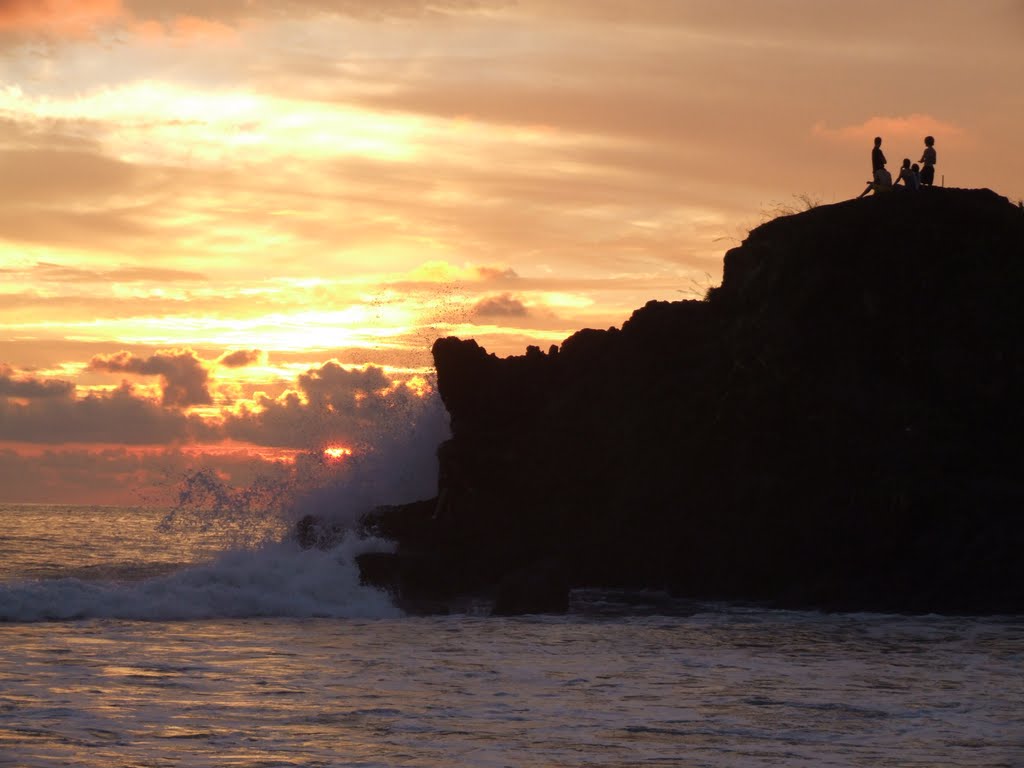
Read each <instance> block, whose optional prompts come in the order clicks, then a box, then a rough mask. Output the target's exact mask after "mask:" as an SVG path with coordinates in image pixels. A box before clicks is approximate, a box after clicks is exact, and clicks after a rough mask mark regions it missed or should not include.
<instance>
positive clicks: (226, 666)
mask: <svg viewBox="0 0 1024 768" xmlns="http://www.w3.org/2000/svg"><path fill="white" fill-rule="evenodd" d="M166 514H167V513H166V511H164V510H158V509H146V508H131V509H128V508H113V507H83V506H32V505H10V504H8V505H0V648H2V652H0V765H2V766H17V767H18V768H30V767H33V766H83V767H86V766H88V767H89V768H93V767H95V768H101V767H102V768H110V767H111V766H125V767H126V766H133V767H134V766H154V767H156V766H225V767H226V766H232V767H234V768H242V767H245V768H250V767H252V768H255V767H256V766H260V767H262V768H271V766H332V767H333V766H360V767H369V766H424V767H430V768H434V767H437V768H440V767H441V766H444V767H445V768H450V767H451V766H495V767H500V766H715V767H718V766H721V767H723V768H725V767H726V766H728V767H729V768H744V767H753V766H808V768H809V767H810V766H814V767H815V768H822V767H824V766H863V767H864V768H867V767H868V766H870V767H871V768H877V767H878V766H888V767H892V766H915V767H923V766H929V767H932V766H992V767H994V766H1006V767H1007V768H1010V767H1014V768H1020V766H1024V617H1021V616H997V617H960V616H899V615H882V614H822V613H814V612H790V611H778V610H767V609H762V608H756V607H749V606H739V605H725V604H701V603H691V602H686V601H679V600H673V599H671V598H669V597H668V596H666V595H664V594H659V593H655V592H643V593H626V592H599V591H586V590H581V591H577V592H575V593H574V594H573V599H572V607H571V610H570V612H569V613H568V614H567V615H563V616H527V617H519V618H491V617H488V616H486V615H485V611H484V609H483V607H482V606H480V607H474V606H469V607H467V609H466V611H465V612H464V613H462V614H456V615H447V616H434V617H414V616H406V615H403V614H402V613H401V611H399V610H398V609H397V608H395V606H394V605H393V604H392V602H391V601H390V599H389V598H388V596H387V595H386V594H384V593H382V592H379V591H377V590H373V589H369V588H366V587H363V586H360V584H359V579H358V575H357V572H356V570H355V566H354V564H353V557H354V555H355V554H356V553H358V552H360V551H363V550H365V549H368V548H384V547H386V546H387V544H386V542H374V541H369V542H367V541H357V540H355V539H354V537H348V538H347V539H346V540H345V541H343V542H342V543H341V544H340V545H339V546H338V547H337V548H336V549H335V550H332V551H329V552H321V551H316V550H312V551H303V550H301V549H299V548H298V547H297V546H295V545H294V544H292V543H290V542H289V541H287V540H286V539H287V537H282V530H283V527H282V524H281V523H280V522H277V521H274V520H268V521H267V525H266V527H265V530H261V531H256V532H255V533H254V526H253V525H251V524H250V525H248V526H246V527H245V531H244V533H245V535H244V536H242V535H240V532H239V528H238V526H227V525H219V524H218V523H217V522H216V521H215V520H214V521H212V522H211V524H210V525H167V524H166V523H167V521H166V519H165V516H166ZM162 522H163V523H164V524H162ZM193 522H194V521H193ZM255 527H256V528H259V526H255Z"/></svg>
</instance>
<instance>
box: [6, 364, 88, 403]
mask: <svg viewBox="0 0 1024 768" xmlns="http://www.w3.org/2000/svg"><path fill="white" fill-rule="evenodd" d="M74 391H75V385H74V383H73V382H70V381H57V380H50V381H44V380H41V379H36V378H33V377H31V376H29V377H25V376H17V377H16V376H15V375H14V372H13V371H12V370H11V368H10V367H9V366H4V365H0V397H18V398H24V399H29V400H31V399H36V398H51V397H61V398H63V397H70V396H71V395H72V394H73V393H74Z"/></svg>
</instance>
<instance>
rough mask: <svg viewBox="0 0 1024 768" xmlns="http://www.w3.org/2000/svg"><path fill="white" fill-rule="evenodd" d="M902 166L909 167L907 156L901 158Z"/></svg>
mask: <svg viewBox="0 0 1024 768" xmlns="http://www.w3.org/2000/svg"><path fill="white" fill-rule="evenodd" d="M902 167H903V168H909V167H910V158H909V157H904V158H903V166H902Z"/></svg>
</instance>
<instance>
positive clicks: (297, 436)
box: [224, 361, 423, 448]
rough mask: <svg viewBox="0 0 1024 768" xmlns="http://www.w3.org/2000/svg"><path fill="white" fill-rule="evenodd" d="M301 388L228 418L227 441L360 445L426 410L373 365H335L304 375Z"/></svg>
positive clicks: (288, 445) (294, 445) (307, 445)
mask: <svg viewBox="0 0 1024 768" xmlns="http://www.w3.org/2000/svg"><path fill="white" fill-rule="evenodd" d="M297 384H298V391H296V390H291V391H288V392H285V393H284V394H282V395H281V396H279V397H276V398H271V397H268V396H260V397H258V398H257V399H256V405H255V407H252V408H243V409H242V410H241V411H240V412H239V413H236V414H228V415H227V416H226V417H225V421H224V432H225V434H226V436H227V437H228V438H230V439H233V440H240V441H243V442H248V443H256V444H259V445H268V446H278V447H285V448H310V447H314V446H317V445H322V444H325V443H331V442H341V443H345V444H348V445H356V444H358V445H362V444H365V443H367V442H372V441H373V438H374V436H376V435H379V434H381V433H382V432H386V431H388V430H393V429H401V428H403V425H405V426H408V425H409V424H411V423H412V421H413V420H414V419H415V414H416V413H417V412H418V410H419V409H420V408H422V407H423V402H422V399H421V398H419V397H417V395H416V394H415V393H414V392H413V391H412V390H411V389H410V388H409V387H408V386H406V384H405V383H404V382H403V381H402V380H400V379H396V378H391V377H389V376H388V375H387V374H386V373H385V372H384V371H383V370H382V369H381V368H378V367H375V366H367V367H366V368H361V369H349V368H345V367H343V366H341V365H339V364H338V363H336V362H333V361H332V362H328V363H324V364H323V365H321V366H320V367H319V368H313V369H310V370H308V371H306V372H305V373H303V374H301V375H300V376H299V377H298V381H297Z"/></svg>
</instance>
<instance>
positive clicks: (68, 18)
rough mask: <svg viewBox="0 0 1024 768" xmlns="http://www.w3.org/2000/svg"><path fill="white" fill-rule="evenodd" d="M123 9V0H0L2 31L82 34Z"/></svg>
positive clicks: (118, 13) (0, 28)
mask: <svg viewBox="0 0 1024 768" xmlns="http://www.w3.org/2000/svg"><path fill="white" fill-rule="evenodd" d="M122 13H123V9H122V7H121V0H0V31H15V32H41V33H48V34H56V35H59V36H74V37H80V36H83V35H86V34H88V33H90V32H92V31H93V30H94V29H95V28H96V27H97V26H98V25H101V24H104V23H107V22H110V21H112V20H114V19H117V18H119V17H120V16H121V15H122Z"/></svg>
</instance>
